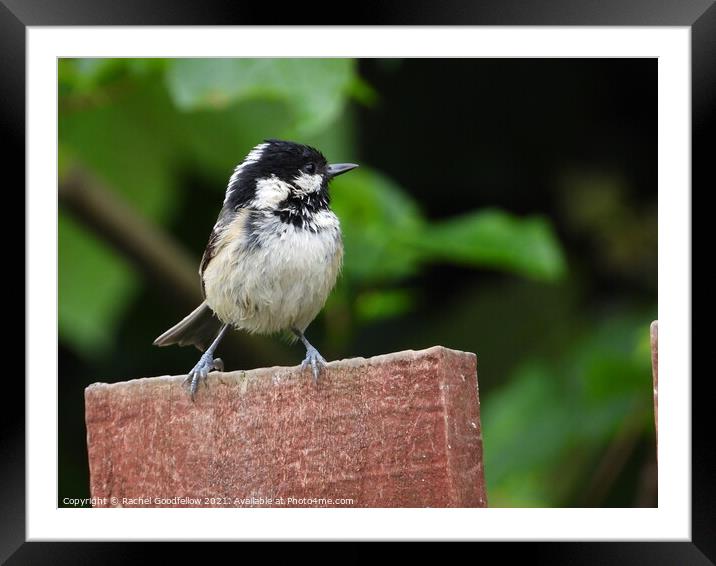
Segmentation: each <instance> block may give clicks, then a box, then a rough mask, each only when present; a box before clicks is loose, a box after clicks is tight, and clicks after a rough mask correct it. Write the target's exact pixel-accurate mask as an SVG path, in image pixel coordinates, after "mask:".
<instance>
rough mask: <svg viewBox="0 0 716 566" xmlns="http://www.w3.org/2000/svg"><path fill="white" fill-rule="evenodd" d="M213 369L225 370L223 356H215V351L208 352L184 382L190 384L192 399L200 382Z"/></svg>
mask: <svg viewBox="0 0 716 566" xmlns="http://www.w3.org/2000/svg"><path fill="white" fill-rule="evenodd" d="M211 371H224V362H223V361H222V360H221V358H214V355H213V353H211V352H206V353H204V354H203V355H202V356H201V358H199V362H198V363H197V364H196V365H195V366H194V368H193V369H192V370H191V371H190V372H189V374H188V375H187V376H186V379H185V380H184V384H185V385H186V384H187V383H188V384H189V392H190V393H191V400H192V401H193V400H194V396H195V395H196V390H197V389H198V388H199V382H200V381H201V380H205V379H206V376H207V375H209V372H211Z"/></svg>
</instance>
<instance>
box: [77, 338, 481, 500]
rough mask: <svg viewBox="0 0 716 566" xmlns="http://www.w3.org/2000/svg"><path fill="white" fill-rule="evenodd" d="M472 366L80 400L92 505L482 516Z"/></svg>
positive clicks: (402, 368) (143, 385) (99, 393)
mask: <svg viewBox="0 0 716 566" xmlns="http://www.w3.org/2000/svg"><path fill="white" fill-rule="evenodd" d="M476 366H477V360H476V357H475V355H474V354H471V353H465V352H458V351H455V350H449V349H446V348H443V347H440V346H436V347H433V348H429V349H427V350H422V351H418V352H414V351H412V350H411V351H405V352H398V353H393V354H388V355H385V356H377V357H374V358H370V359H363V358H355V359H350V360H342V361H338V362H332V363H330V364H329V365H328V367H327V368H326V369H325V370H324V371H323V372H322V374H321V377H320V380H319V382H318V384H314V382H313V379H312V377H311V374H310V371H309V370H305V371H301V370H300V369H299V368H298V367H293V368H286V367H273V368H263V369H257V370H251V371H245V372H244V371H237V372H232V373H212V374H210V375H209V378H208V380H207V384H206V387H204V386H201V387H200V388H199V391H198V393H197V396H196V401H195V402H193V403H192V401H191V399H190V397H189V395H188V393H187V391H186V388H185V387H183V386H182V381H183V379H184V376H174V377H170V376H165V377H155V378H145V379H136V380H133V381H128V382H123V383H114V384H104V383H95V384H93V385H90V386H89V387H88V388H87V389H86V390H85V409H86V423H87V445H88V452H89V463H90V476H91V480H90V483H91V494H92V497H93V498H96V500H98V501H99V503H98V505H99V506H109V507H112V506H117V507H119V506H123V507H222V506H226V507H246V506H261V507H264V506H265V507H283V506H285V507H334V506H335V507H484V506H486V505H487V497H486V493H485V480H484V474H483V459H482V429H481V425H480V409H479V396H478V386H477V367H476Z"/></svg>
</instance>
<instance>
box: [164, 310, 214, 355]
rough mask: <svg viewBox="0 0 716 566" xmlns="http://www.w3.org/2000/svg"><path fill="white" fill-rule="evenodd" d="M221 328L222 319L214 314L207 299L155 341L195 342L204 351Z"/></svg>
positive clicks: (170, 342) (165, 342)
mask: <svg viewBox="0 0 716 566" xmlns="http://www.w3.org/2000/svg"><path fill="white" fill-rule="evenodd" d="M220 328H221V321H220V320H219V319H218V318H216V316H214V312H213V311H212V310H211V308H210V307H209V305H207V304H206V301H204V302H203V303H201V304H200V305H199V306H198V307H197V308H196V309H194V311H193V312H192V313H191V314H189V315H188V316H186V317H185V318H184V320H182V321H181V322H179V323H177V324H175V325H174V326H172V327H171V328H170V329H169V330H167V331H166V332H165V333H164V334H162V335H161V336H159V338H157V339H156V340H155V341H154V345H155V346H170V345H172V344H178V345H179V346H188V345H190V344H193V345H194V346H196V347H197V348H198V349H199V350H201V351H202V352H204V351H206V348H207V347H208V346H209V344H211V341H212V340H213V339H214V338H215V337H216V335H217V333H218V332H219V329H220Z"/></svg>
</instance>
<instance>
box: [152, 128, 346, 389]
mask: <svg viewBox="0 0 716 566" xmlns="http://www.w3.org/2000/svg"><path fill="white" fill-rule="evenodd" d="M355 167H357V165H354V164H352V163H344V164H338V165H329V164H328V163H327V161H326V159H325V157H323V155H322V154H321V153H320V152H319V151H318V150H316V149H314V148H312V147H309V146H306V145H302V144H297V143H294V142H288V141H281V140H266V141H265V142H263V143H261V144H259V145H257V146H256V147H254V148H253V149H252V150H251V151H250V152H249V154H248V155H247V156H246V158H245V159H244V160H243V161H242V162H241V163H240V164H239V165H238V166H237V167H236V169H235V170H234V172H233V174H232V175H231V178H230V179H229V184H228V186H227V188H226V196H225V198H224V204H223V207H222V209H221V212H220V213H219V217H218V219H217V221H216V224H215V225H214V228H213V230H212V232H211V235H210V237H209V242H208V244H207V246H206V250H205V251H204V255H203V257H202V260H201V265H200V268H199V275H200V277H201V286H202V291H203V295H204V302H203V303H202V304H201V305H199V307H197V308H196V309H195V310H194V311H193V312H192V313H191V314H189V315H188V316H187V317H186V318H184V320H182V321H181V322H179V323H178V324H177V325H175V326H174V327H172V328H170V329H169V330H167V331H166V332H165V333H164V334H162V335H161V336H159V337H158V338H157V339H156V340H155V341H154V344H155V345H157V346H168V345H170V344H178V345H180V346H185V345H189V344H193V345H194V346H196V347H197V348H198V349H199V350H201V351H203V352H204V354H203V355H202V357H201V359H200V360H199V363H197V365H196V366H195V367H194V368H193V369H192V371H191V372H189V375H188V376H187V380H188V381H189V382H190V389H191V393H192V397H193V396H194V393H195V392H196V388H197V386H198V382H199V380H201V379H203V378H204V377H206V375H207V374H208V373H209V372H210V371H211V370H213V369H223V366H222V363H221V360H219V359H214V351H215V349H216V347H217V345H218V343H219V341H220V340H221V338H222V337H223V336H224V334H225V332H226V331H227V329H228V328H229V327H233V328H236V329H239V330H246V331H248V332H253V333H259V334H271V333H275V332H280V331H285V330H288V331H291V332H293V333H294V334H295V336H296V337H298V338H299V339H300V340H301V341H302V342H303V344H304V346H305V347H306V359H305V360H304V362H303V367H305V366H307V365H310V366H311V368H312V370H313V376H314V379H318V373H319V371H320V366H321V365H323V364H325V360H324V359H323V357H322V356H321V355H320V354H319V353H318V351H317V350H316V349H315V348H314V347H313V346H312V345H311V344H310V343H309V342H308V340H306V338H305V336H304V332H305V330H306V328H307V327H308V325H309V324H310V323H311V321H312V320H313V319H314V318H315V317H316V315H317V314H318V313H319V311H320V310H321V309H322V308H323V305H324V303H325V301H326V299H327V298H328V294H329V293H330V291H331V289H332V288H333V286H334V284H335V282H336V279H337V277H338V273H339V271H340V268H341V263H342V260H343V243H342V240H341V230H340V222H339V221H338V218H337V217H336V215H335V214H334V213H333V211H332V210H331V209H330V195H329V192H328V183H329V181H330V180H331V179H332V178H333V177H335V176H336V175H340V174H341V173H345V172H347V171H350V170H351V169H353V168H355Z"/></svg>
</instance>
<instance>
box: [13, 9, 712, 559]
mask: <svg viewBox="0 0 716 566" xmlns="http://www.w3.org/2000/svg"><path fill="white" fill-rule="evenodd" d="M307 8H310V9H307ZM345 12H346V11H345V10H341V9H340V8H339V6H338V5H335V10H333V11H332V10H331V9H330V8H328V7H327V8H322V9H319V8H318V6H317V4H316V3H315V2H307V3H306V2H302V3H297V2H293V3H284V2H282V3H279V4H276V5H275V6H274V5H266V7H262V6H260V5H256V4H255V3H254V4H252V5H250V6H249V5H239V4H238V2H228V1H221V0H215V1H212V2H208V1H207V0H203V1H202V2H192V3H183V4H182V3H180V2H178V1H176V0H174V1H170V0H150V1H147V0H144V1H142V2H141V3H140V2H139V1H137V0H125V1H123V2H112V1H108V0H55V1H52V0H50V1H47V0H0V60H2V79H0V125H1V128H2V129H1V131H2V132H3V137H4V138H5V142H6V146H7V149H6V150H5V151H6V154H5V155H6V156H7V157H8V159H7V160H5V163H7V164H12V167H7V168H5V167H4V168H3V176H2V178H3V180H4V181H5V182H4V188H5V195H4V196H5V198H8V196H10V194H9V193H12V194H14V195H20V194H21V193H20V191H19V190H17V187H20V186H24V184H25V169H24V165H23V164H24V159H23V156H24V152H25V112H24V108H25V28H26V26H51V25H63V26H74V25H249V24H250V25H260V24H273V25H277V24H288V23H293V24H297V23H303V24H310V25H315V24H317V23H318V22H317V20H316V17H319V16H321V15H322V17H323V18H324V19H326V20H328V21H326V22H325V23H328V24H332V25H341V24H348V23H350V24H351V25H361V24H363V25H386V24H387V25H399V24H402V25H406V24H407V25H436V24H437V25H590V26H690V27H691V33H692V46H691V47H692V152H693V153H692V183H693V185H694V186H695V185H702V186H703V189H702V190H707V189H709V188H711V189H713V187H715V186H716V175H714V173H713V167H712V166H710V165H711V163H710V162H711V161H713V158H712V154H711V153H710V151H709V150H708V147H710V144H708V140H709V138H711V140H713V138H714V136H713V133H714V121H715V118H716V5H714V0H661V1H659V2H651V3H649V2H643V1H640V0H604V1H601V2H599V1H595V0H551V1H544V0H542V1H539V2H538V1H533V2H531V3H527V2H520V0H502V1H499V0H489V1H486V0H483V1H481V2H476V1H473V2H471V3H468V2H463V3H460V2H457V1H456V0H452V1H449V2H435V1H434V0H415V1H413V2H404V3H402V4H399V3H398V2H396V1H394V0H393V1H384V2H381V3H380V5H379V6H372V5H368V4H364V3H362V2H356V3H355V5H351V6H350V18H351V21H350V22H346V21H345V20H343V18H344V17H345V16H342V15H341V14H342V13H345ZM709 134H711V136H709ZM711 151H712V150H711ZM9 176H10V177H9ZM11 179H12V180H11ZM692 194H693V190H692ZM22 207H23V208H24V204H23V205H22ZM18 209H19V207H18V208H14V210H18ZM25 213H26V214H31V211H28V210H25ZM11 241H12V240H10V239H6V240H5V242H8V243H9V242H11ZM18 247H19V246H16V245H11V246H7V243H6V248H12V249H13V250H15V249H17V248H18ZM22 264H23V261H22V260H20V261H16V262H12V263H10V262H8V263H6V266H8V265H14V266H18V265H22ZM15 270H16V271H15V273H16V274H17V273H18V272H19V268H18V267H15ZM16 276H17V275H16ZM6 355H10V353H9V352H8V353H7V354H6ZM6 367H7V366H6ZM709 377H710V376H709V375H708V374H703V375H701V376H700V379H698V378H697V379H693V380H692V388H693V392H694V394H693V398H692V407H693V414H694V416H695V417H701V419H700V420H699V419H694V422H695V423H696V424H695V426H693V427H692V429H693V455H694V457H693V458H692V477H693V488H692V540H691V542H640V543H636V542H633V543H631V542H618V543H599V542H585V543H561V544H554V543H549V544H546V543H528V544H522V545H519V547H518V548H516V547H510V546H508V545H505V544H500V546H499V552H500V553H501V556H500V559H501V560H502V561H504V560H505V559H506V558H507V559H511V558H516V556H515V554H523V553H524V554H526V555H527V556H529V559H530V561H531V562H537V563H539V562H542V561H543V560H545V561H547V560H548V561H549V563H553V564H562V563H579V564H612V563H615V564H617V563H618V564H621V563H625V564H632V563H639V564H641V563H644V564H650V565H653V564H714V563H716V562H715V561H716V537H714V536H713V533H714V526H715V525H716V495H715V493H714V478H716V465H715V463H714V457H713V454H714V450H713V448H712V447H710V445H709V440H710V432H711V430H712V427H713V425H712V423H708V424H707V423H706V418H705V417H706V416H707V415H708V414H709V409H708V408H707V403H709V401H710V397H709V396H708V395H707V394H705V392H704V389H705V387H704V382H705V381H706V380H707V379H708V378H709ZM3 389H4V391H3V393H4V397H5V402H4V403H3V405H4V407H3V410H2V411H0V415H1V416H0V434H1V435H2V441H1V442H0V466H2V476H1V477H2V482H0V517H1V519H0V520H1V521H2V526H1V527H0V560H2V561H4V560H6V559H7V560H8V562H7V563H8V564H45V563H51V564H62V563H71V564H76V563H90V564H94V563H102V564H104V563H107V564H112V563H125V562H128V561H135V560H138V559H139V560H141V559H142V558H145V557H146V556H147V554H146V552H147V549H146V545H142V544H136V543H134V544H126V543H75V542H73V543H69V542H63V543H49V542H48V543H25V542H24V541H25V497H24V494H25V475H24V460H25V449H24V437H25V435H24V425H25V420H24V403H20V399H23V398H24V388H23V382H22V381H21V380H20V379H18V378H17V376H16V375H12V372H7V371H6V372H5V376H4V380H3ZM13 405H14V406H15V407H19V410H18V411H17V412H15V413H13V412H12V411H11V410H10V409H11V408H12V406H13ZM699 424H701V425H703V426H699ZM709 425H710V426H709ZM320 536H321V534H320V533H316V539H320ZM165 549H166V545H162V550H161V552H162V554H163V558H165V559H166V557H167V555H166V550H165ZM181 552H182V555H183V556H182V557H183V558H187V557H188V555H187V553H186V548H185V547H184V548H183V549H182V550H181ZM205 552H206V551H202V554H201V555H200V556H201V559H202V561H203V560H206V559H207V555H206V553H205ZM274 552H275V551H273V550H272V551H271V553H272V555H273V553H274ZM294 552H295V551H292V552H291V554H290V555H288V556H291V557H294V556H295V554H294ZM342 552H343V556H342V558H343V559H345V558H346V557H352V558H355V556H356V553H355V551H354V550H351V551H348V552H346V551H345V550H344V551H342ZM315 556H316V555H315V553H313V554H312V556H311V558H314V557H315ZM237 558H241V557H237ZM476 558H478V557H476ZM535 559H536V560H535Z"/></svg>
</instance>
